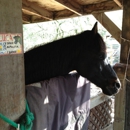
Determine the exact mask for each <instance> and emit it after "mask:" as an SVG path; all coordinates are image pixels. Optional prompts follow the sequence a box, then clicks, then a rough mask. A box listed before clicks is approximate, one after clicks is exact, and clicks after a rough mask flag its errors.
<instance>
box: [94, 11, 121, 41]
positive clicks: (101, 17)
mask: <svg viewBox="0 0 130 130" xmlns="http://www.w3.org/2000/svg"><path fill="white" fill-rule="evenodd" d="M93 16H94V17H95V18H96V19H97V20H98V21H99V22H100V23H101V24H102V25H103V26H104V28H106V29H107V31H108V32H109V33H110V34H111V35H112V36H113V37H114V38H115V39H116V40H117V41H118V42H119V43H120V42H121V41H120V35H121V30H120V29H119V28H118V27H117V26H116V25H115V24H114V23H113V22H112V21H111V20H110V19H109V18H108V17H107V16H106V15H105V14H104V13H97V14H93ZM115 17H116V16H115Z"/></svg>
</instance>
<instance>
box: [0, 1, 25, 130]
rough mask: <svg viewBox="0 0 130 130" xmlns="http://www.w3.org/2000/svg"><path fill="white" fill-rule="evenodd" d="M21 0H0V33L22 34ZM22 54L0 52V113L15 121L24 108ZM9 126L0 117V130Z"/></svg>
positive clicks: (5, 129) (6, 129)
mask: <svg viewBox="0 0 130 130" xmlns="http://www.w3.org/2000/svg"><path fill="white" fill-rule="evenodd" d="M21 9H22V1H21V0H17V1H16V0H11V1H8V0H0V16H1V20H0V33H20V34H22V14H21ZM23 63H24V62H23V54H14V55H8V54H7V55H4V56H2V55H1V54H0V113H1V114H3V115H5V116H7V117H8V118H10V119H11V120H13V121H16V120H17V119H18V118H19V117H20V116H21V115H22V114H23V112H24V110H25V85H24V64H23ZM9 129H10V126H9V125H8V124H7V123H5V122H4V121H2V120H1V119H0V130H9Z"/></svg>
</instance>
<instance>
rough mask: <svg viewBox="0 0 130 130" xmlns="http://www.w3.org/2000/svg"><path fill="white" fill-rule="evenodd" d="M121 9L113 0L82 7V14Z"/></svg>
mask: <svg viewBox="0 0 130 130" xmlns="http://www.w3.org/2000/svg"><path fill="white" fill-rule="evenodd" d="M119 9H121V8H120V7H119V6H118V5H117V4H116V3H115V2H114V1H113V0H109V1H105V2H101V3H98V4H91V5H85V6H84V14H92V13H100V12H106V11H113V10H119Z"/></svg>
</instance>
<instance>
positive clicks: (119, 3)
mask: <svg viewBox="0 0 130 130" xmlns="http://www.w3.org/2000/svg"><path fill="white" fill-rule="evenodd" d="M113 1H114V2H115V3H116V4H117V5H118V6H119V7H120V8H123V5H122V3H121V1H120V0H113Z"/></svg>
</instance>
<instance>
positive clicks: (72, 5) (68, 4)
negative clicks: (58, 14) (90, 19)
mask: <svg viewBox="0 0 130 130" xmlns="http://www.w3.org/2000/svg"><path fill="white" fill-rule="evenodd" d="M56 1H57V2H59V3H60V4H62V5H63V6H64V7H65V8H66V9H68V10H70V11H72V12H73V13H75V14H77V15H78V16H80V15H82V14H83V8H82V6H81V5H80V4H78V3H76V2H75V1H73V0H67V1H66V0H56Z"/></svg>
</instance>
